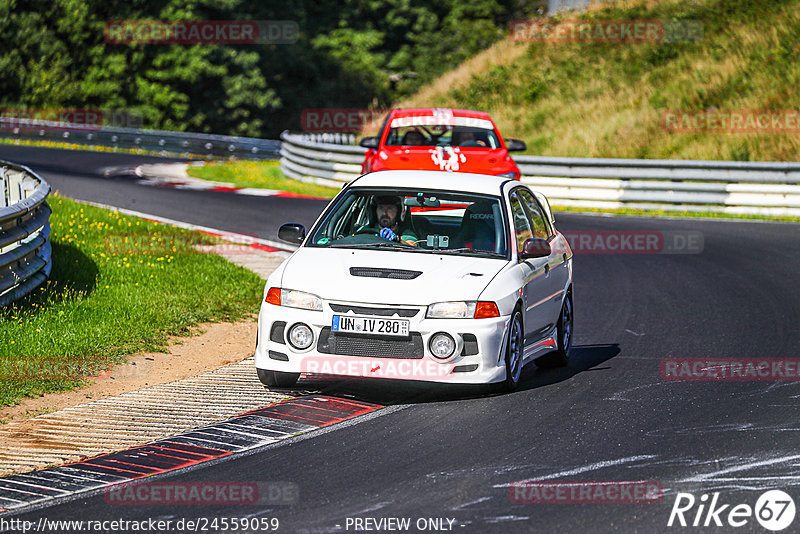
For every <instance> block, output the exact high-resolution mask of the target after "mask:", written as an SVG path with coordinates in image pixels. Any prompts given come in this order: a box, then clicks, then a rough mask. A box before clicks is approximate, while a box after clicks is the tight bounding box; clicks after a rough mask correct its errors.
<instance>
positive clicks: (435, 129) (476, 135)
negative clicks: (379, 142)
mask: <svg viewBox="0 0 800 534" xmlns="http://www.w3.org/2000/svg"><path fill="white" fill-rule="evenodd" d="M385 145H386V146H458V147H472V148H489V149H493V148H500V140H499V138H498V136H497V133H495V131H494V125H493V124H492V122H491V121H489V120H486V119H480V118H474V117H455V116H453V115H422V116H419V115H413V116H407V117H396V118H395V119H393V120H392V121H391V122H390V124H389V133H388V134H387V137H386V143H385Z"/></svg>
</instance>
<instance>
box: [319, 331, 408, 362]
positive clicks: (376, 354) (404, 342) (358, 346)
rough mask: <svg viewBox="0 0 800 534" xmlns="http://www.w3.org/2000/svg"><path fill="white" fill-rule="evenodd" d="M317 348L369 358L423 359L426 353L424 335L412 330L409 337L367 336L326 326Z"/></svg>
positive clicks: (327, 352)
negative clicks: (336, 330)
mask: <svg viewBox="0 0 800 534" xmlns="http://www.w3.org/2000/svg"><path fill="white" fill-rule="evenodd" d="M317 350H318V351H319V352H321V353H323V354H337V355H340V356H365V357H368V358H398V359H406V360H407V359H415V360H418V359H421V358H422V356H423V355H424V348H423V345H422V336H421V335H420V334H419V332H411V335H410V336H409V337H407V338H402V337H401V338H397V337H388V336H366V335H358V334H345V333H340V332H332V331H331V329H330V327H328V326H326V327H325V328H323V329H322V332H320V334H319V341H318V342H317Z"/></svg>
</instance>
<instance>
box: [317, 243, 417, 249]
mask: <svg viewBox="0 0 800 534" xmlns="http://www.w3.org/2000/svg"><path fill="white" fill-rule="evenodd" d="M329 248H399V249H401V250H414V248H415V247H412V246H410V245H401V244H400V243H392V242H391V241H387V242H386V243H352V244H350V245H348V244H341V245H337V244H336V243H331V245H330V247H329Z"/></svg>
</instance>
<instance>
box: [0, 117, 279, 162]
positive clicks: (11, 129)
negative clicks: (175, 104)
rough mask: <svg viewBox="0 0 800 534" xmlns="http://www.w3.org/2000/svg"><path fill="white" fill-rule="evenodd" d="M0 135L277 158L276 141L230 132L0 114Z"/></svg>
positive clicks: (163, 152) (188, 153) (186, 153)
mask: <svg viewBox="0 0 800 534" xmlns="http://www.w3.org/2000/svg"><path fill="white" fill-rule="evenodd" d="M0 137H2V138H6V139H18V140H37V141H52V142H61V143H73V144H78V145H89V146H102V147H107V148H112V149H120V148H124V149H142V150H148V151H153V152H158V153H159V154H161V155H165V156H166V155H169V154H177V155H181V156H205V157H237V158H240V159H277V158H278V154H279V152H280V145H281V143H280V141H277V140H274V139H255V138H251V137H235V136H230V135H210V134H201V133H188V132H167V131H162V130H140V129H136V128H117V127H111V126H91V125H86V124H71V123H66V122H52V121H40V120H21V119H19V118H14V117H0Z"/></svg>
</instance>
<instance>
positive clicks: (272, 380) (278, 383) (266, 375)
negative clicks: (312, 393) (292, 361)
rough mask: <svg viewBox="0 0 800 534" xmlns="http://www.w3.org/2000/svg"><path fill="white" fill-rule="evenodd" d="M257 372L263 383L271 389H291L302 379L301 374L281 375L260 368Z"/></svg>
mask: <svg viewBox="0 0 800 534" xmlns="http://www.w3.org/2000/svg"><path fill="white" fill-rule="evenodd" d="M256 372H257V373H258V379H259V380H261V383H262V384H264V385H265V386H267V387H269V388H290V387H292V386H294V385H295V384H297V380H298V379H299V378H300V373H281V372H280V371H268V370H266V369H259V368H256Z"/></svg>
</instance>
